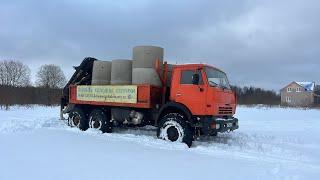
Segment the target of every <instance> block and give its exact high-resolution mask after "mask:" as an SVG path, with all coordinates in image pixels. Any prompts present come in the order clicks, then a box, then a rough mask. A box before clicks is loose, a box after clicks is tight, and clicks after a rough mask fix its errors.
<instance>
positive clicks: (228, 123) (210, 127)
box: [201, 117, 239, 135]
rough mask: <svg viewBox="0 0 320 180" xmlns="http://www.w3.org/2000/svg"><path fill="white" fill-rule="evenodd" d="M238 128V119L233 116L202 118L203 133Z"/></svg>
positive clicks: (207, 133) (228, 130)
mask: <svg viewBox="0 0 320 180" xmlns="http://www.w3.org/2000/svg"><path fill="white" fill-rule="evenodd" d="M238 128H239V124H238V119H237V118H234V117H230V118H226V119H225V118H219V117H206V118H204V119H202V128H201V130H202V133H203V135H210V134H216V133H218V132H220V133H223V132H230V131H233V130H236V129H238Z"/></svg>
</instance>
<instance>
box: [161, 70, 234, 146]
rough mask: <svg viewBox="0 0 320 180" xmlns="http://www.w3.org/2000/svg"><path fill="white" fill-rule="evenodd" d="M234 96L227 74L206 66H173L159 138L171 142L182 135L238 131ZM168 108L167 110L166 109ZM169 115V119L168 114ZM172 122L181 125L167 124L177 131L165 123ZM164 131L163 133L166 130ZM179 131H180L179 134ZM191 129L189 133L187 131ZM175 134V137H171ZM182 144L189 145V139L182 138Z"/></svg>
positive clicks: (186, 137) (214, 134)
mask: <svg viewBox="0 0 320 180" xmlns="http://www.w3.org/2000/svg"><path fill="white" fill-rule="evenodd" d="M236 103H237V101H236V94H235V92H233V91H232V90H231V86H230V84H229V81H228V78H227V75H226V73H224V72H223V71H221V70H220V69H218V68H215V67H212V66H210V65H206V64H186V65H176V66H175V67H174V68H173V70H172V79H171V85H170V96H169V100H168V102H167V103H166V105H164V106H163V109H165V110H163V111H164V112H165V113H162V112H160V114H165V115H164V116H160V117H163V118H160V120H159V121H160V123H159V127H160V131H166V132H159V134H160V137H161V134H165V135H163V137H162V138H164V139H167V140H171V141H174V140H175V138H173V137H175V136H178V135H179V134H180V135H179V136H178V137H180V136H182V135H181V132H189V131H192V133H191V134H193V137H195V136H198V135H211V136H216V135H217V133H218V132H219V133H222V132H226V131H227V132H230V131H233V130H235V129H238V128H239V125H238V119H237V118H234V117H233V115H234V114H235V111H236ZM166 106H168V107H166ZM170 112H174V113H171V115H170V117H169V118H168V117H166V116H168V114H170ZM170 118H171V119H174V121H176V122H181V121H183V122H186V123H185V124H184V123H180V125H174V124H175V123H173V122H171V123H169V124H170V125H169V126H172V127H174V128H172V129H178V130H177V131H176V130H172V131H174V132H170V128H161V127H166V125H165V123H163V122H167V121H170V120H168V119H170ZM165 129H166V130H165ZM179 129H180V130H179ZM190 129H191V130H190ZM172 134H175V135H172ZM184 136H185V137H184V139H183V141H184V142H185V143H186V144H188V143H189V144H190V141H191V140H190V139H192V138H190V137H188V136H187V135H185V134H184Z"/></svg>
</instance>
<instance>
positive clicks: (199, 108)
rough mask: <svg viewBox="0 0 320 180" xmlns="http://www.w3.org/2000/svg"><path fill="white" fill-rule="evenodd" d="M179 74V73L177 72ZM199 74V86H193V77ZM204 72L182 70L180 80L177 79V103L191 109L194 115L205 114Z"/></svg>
mask: <svg viewBox="0 0 320 180" xmlns="http://www.w3.org/2000/svg"><path fill="white" fill-rule="evenodd" d="M177 73H179V72H177ZM195 73H197V74H199V84H198V85H195V84H192V76H193V75H194V74H195ZM203 75H204V74H203V72H202V70H198V69H181V70H180V76H178V77H180V79H179V78H178V79H177V82H178V83H177V85H176V86H175V87H176V90H175V91H173V92H174V93H175V94H172V95H173V96H175V101H176V102H179V103H181V104H184V105H185V106H187V107H188V108H189V110H190V111H191V112H192V114H193V115H201V114H205V110H206V108H205V105H206V92H205V91H206V88H205V85H204V82H203Z"/></svg>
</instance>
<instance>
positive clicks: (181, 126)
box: [157, 113, 193, 147]
mask: <svg viewBox="0 0 320 180" xmlns="http://www.w3.org/2000/svg"><path fill="white" fill-rule="evenodd" d="M157 136H158V138H160V139H164V140H167V141H168V140H169V141H172V142H174V141H178V142H183V143H186V144H187V145H188V146H189V147H191V145H192V141H193V135H192V131H191V128H190V127H189V125H188V124H187V123H186V122H185V121H184V118H183V116H182V115H181V114H179V113H170V114H167V115H165V116H164V117H163V118H162V119H161V120H160V123H159V126H158V130H157Z"/></svg>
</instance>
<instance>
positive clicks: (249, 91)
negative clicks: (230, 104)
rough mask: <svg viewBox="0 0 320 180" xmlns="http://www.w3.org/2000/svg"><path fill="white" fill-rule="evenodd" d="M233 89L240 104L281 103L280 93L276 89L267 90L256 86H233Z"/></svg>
mask: <svg viewBox="0 0 320 180" xmlns="http://www.w3.org/2000/svg"><path fill="white" fill-rule="evenodd" d="M232 89H233V90H234V91H235V92H236V94H237V101H238V104H243V105H254V104H264V105H280V104H281V97H280V94H278V93H276V92H275V91H271V90H265V89H262V88H256V87H246V86H245V87H237V86H232Z"/></svg>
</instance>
